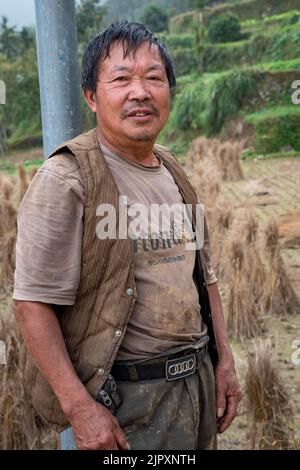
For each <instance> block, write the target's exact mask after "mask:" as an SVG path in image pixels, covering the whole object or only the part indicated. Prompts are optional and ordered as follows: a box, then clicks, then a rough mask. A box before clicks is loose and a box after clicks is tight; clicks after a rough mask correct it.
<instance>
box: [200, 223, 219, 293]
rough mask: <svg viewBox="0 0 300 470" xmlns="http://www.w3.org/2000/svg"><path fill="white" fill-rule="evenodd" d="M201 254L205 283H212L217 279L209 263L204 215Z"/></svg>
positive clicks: (208, 242) (209, 256)
mask: <svg viewBox="0 0 300 470" xmlns="http://www.w3.org/2000/svg"><path fill="white" fill-rule="evenodd" d="M202 254H203V256H202V259H203V261H204V274H205V279H206V283H207V284H208V285H209V284H214V283H215V282H218V279H217V277H216V275H215V272H214V269H213V267H212V264H211V255H210V241H209V235H208V227H207V223H206V218H205V217H204V244H203V249H202Z"/></svg>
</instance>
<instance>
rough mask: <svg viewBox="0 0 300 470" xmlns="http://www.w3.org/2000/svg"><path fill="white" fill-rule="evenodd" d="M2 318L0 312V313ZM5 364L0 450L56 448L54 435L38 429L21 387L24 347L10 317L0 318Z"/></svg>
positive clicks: (0, 381)
mask: <svg viewBox="0 0 300 470" xmlns="http://www.w3.org/2000/svg"><path fill="white" fill-rule="evenodd" d="M2 315H3V312H2ZM0 332H1V339H2V341H4V343H5V345H6V362H7V365H0V371H1V374H0V410H1V412H0V449H41V448H48V449H51V448H53V449H54V448H58V442H57V437H56V434H55V433H53V432H49V430H42V427H41V423H40V421H39V420H38V418H37V417H36V415H35V413H34V410H33V408H32V406H31V400H30V396H29V394H28V392H27V391H26V388H25V384H24V377H23V371H24V366H25V354H24V347H23V343H22V340H21V337H20V334H19V332H18V330H17V328H16V325H15V322H14V320H13V317H12V314H10V315H8V314H6V316H5V321H4V320H3V319H2V318H1V317H0Z"/></svg>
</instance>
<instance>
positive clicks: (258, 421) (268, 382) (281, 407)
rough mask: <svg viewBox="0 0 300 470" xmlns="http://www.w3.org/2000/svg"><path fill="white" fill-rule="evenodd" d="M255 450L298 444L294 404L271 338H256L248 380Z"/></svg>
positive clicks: (252, 443)
mask: <svg viewBox="0 0 300 470" xmlns="http://www.w3.org/2000/svg"><path fill="white" fill-rule="evenodd" d="M245 389H246V397H247V405H246V406H247V414H248V417H249V419H250V423H249V424H250V432H249V438H250V443H251V448H252V449H290V448H294V447H295V441H294V433H293V417H294V412H295V410H294V407H293V405H292V402H291V396H290V392H289V390H288V388H287V385H286V383H285V381H284V380H283V378H282V377H281V375H280V369H279V364H278V362H277V358H276V352H275V350H274V348H273V347H272V344H271V341H270V340H261V339H259V338H257V339H256V340H255V343H254V352H253V353H252V354H251V355H249V358H248V370H247V374H246V380H245Z"/></svg>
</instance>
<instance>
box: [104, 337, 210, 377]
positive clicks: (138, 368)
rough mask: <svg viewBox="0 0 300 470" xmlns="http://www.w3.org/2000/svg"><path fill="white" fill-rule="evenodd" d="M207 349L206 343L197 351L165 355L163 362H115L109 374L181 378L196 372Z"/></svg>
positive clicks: (115, 375) (114, 375)
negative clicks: (179, 354)
mask: <svg viewBox="0 0 300 470" xmlns="http://www.w3.org/2000/svg"><path fill="white" fill-rule="evenodd" d="M206 351H207V344H205V345H204V346H202V348H201V349H200V350H199V351H196V352H193V353H190V354H184V355H181V356H180V357H178V354H177V355H173V356H167V358H164V360H163V362H152V363H143V364H137V363H136V364H128V363H127V364H120V363H115V364H114V365H113V367H112V370H111V374H112V375H113V377H114V378H115V379H116V380H121V381H138V380H154V379H162V378H165V379H166V380H167V381H171V380H177V379H181V378H183V377H187V376H189V375H192V374H194V373H195V372H196V370H197V369H198V368H199V367H200V366H201V364H202V362H203V359H204V357H205V354H206Z"/></svg>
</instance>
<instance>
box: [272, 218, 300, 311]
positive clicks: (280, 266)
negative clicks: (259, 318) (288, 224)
mask: <svg viewBox="0 0 300 470" xmlns="http://www.w3.org/2000/svg"><path fill="white" fill-rule="evenodd" d="M265 251H266V257H267V260H268V265H269V273H268V278H269V284H268V288H267V290H266V299H265V304H266V310H267V311H268V312H271V313H273V314H275V315H287V314H289V313H300V303H299V300H298V298H297V296H296V294H295V292H294V290H293V287H292V285H291V283H290V281H289V279H288V277H287V274H286V270H285V267H284V262H283V259H282V257H281V254H280V246H279V230H278V223H277V221H276V220H275V219H271V220H270V222H269V223H268V225H267V227H266V229H265Z"/></svg>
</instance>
